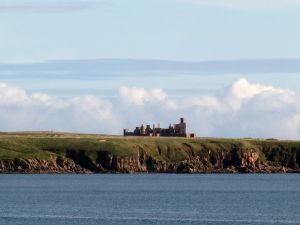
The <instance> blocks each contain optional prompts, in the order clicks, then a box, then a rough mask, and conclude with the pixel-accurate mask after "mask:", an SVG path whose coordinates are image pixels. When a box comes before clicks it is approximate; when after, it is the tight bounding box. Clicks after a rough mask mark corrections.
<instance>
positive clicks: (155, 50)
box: [0, 0, 300, 62]
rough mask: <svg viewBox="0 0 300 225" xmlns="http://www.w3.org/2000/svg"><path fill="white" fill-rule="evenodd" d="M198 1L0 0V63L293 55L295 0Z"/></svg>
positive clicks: (297, 48) (298, 51) (297, 53)
mask: <svg viewBox="0 0 300 225" xmlns="http://www.w3.org/2000/svg"><path fill="white" fill-rule="evenodd" d="M223 1H224V2H226V0H223ZM247 1H249V0H246V2H247ZM256 1H257V0H254V2H256ZM201 2H203V0H195V1H189V0H164V1H160V0H151V1H150V0H142V1H141V0H126V1H120V0H109V1H108V0H97V1H95V0H94V1H92V0H87V1H80V0H75V1H66V0H63V1H57V0H55V1H38V0H35V1H32V0H31V1H30V0H24V1H18V0H10V1H7V0H1V1H0V6H2V7H1V8H0V28H1V29H0V30H1V31H0V32H1V42H0V43H1V44H0V47H1V55H0V62H36V61H44V60H47V59H94V58H132V59H165V60H188V61H189V60H191V61H199V60H201V61H203V60H216V59H219V60H232V59H261V58H280V59H281V58H299V57H300V45H299V44H298V41H299V37H300V31H299V29H297V27H298V21H299V19H300V18H299V17H300V15H299V10H300V5H299V4H295V5H293V4H290V5H289V4H287V3H282V6H280V8H278V7H275V6H273V7H272V5H271V4H270V3H269V7H267V8H266V7H264V6H263V3H257V5H256V6H255V7H254V6H252V7H250V8H249V9H247V8H240V6H239V4H237V6H236V7H233V8H232V7H228V6H227V7H226V6H222V5H218V4H217V5H214V4H204V3H203V4H201ZM204 2H205V1H204ZM212 2H213V1H212ZM221 2H222V1H221ZM228 2H233V3H231V4H233V5H234V4H235V3H234V2H235V1H229V0H228ZM236 2H237V1H236ZM261 2H267V1H266V0H263V1H261ZM274 2H276V0H275V1H274ZM283 2H285V1H283ZM287 2H288V1H287ZM291 2H297V0H295V1H291ZM21 3H22V4H21ZM4 6H6V7H4ZM71 6H72V7H71ZM284 6H285V7H284ZM68 7H69V8H70V9H69V10H68ZM253 7H254V8H253Z"/></svg>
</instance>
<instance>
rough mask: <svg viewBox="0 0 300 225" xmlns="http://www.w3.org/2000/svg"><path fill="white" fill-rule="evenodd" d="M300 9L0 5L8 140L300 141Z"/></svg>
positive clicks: (260, 4) (286, 5) (274, 2)
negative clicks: (179, 134)
mask: <svg viewBox="0 0 300 225" xmlns="http://www.w3.org/2000/svg"><path fill="white" fill-rule="evenodd" d="M298 21H300V0H285V1H282V0H243V1H239V0H164V1H161V0H126V1H123V0H97V1H96V0H85V1H83V0H72V1H71V0H60V1H58V0H51V1H41V0H22V1H21V0H9V1H8V0H0V49H1V51H0V129H1V130H3V131H15V130H17V131H19V130H55V131H72V132H84V133H110V134H121V132H122V129H123V128H130V129H132V128H134V127H135V126H136V125H139V124H141V123H145V124H146V123H149V124H152V123H160V124H162V125H164V126H168V125H169V123H175V122H177V120H178V118H179V117H185V118H186V120H187V121H188V128H189V131H191V132H196V133H197V134H198V135H199V136H217V137H258V138H269V137H274V138H282V139H299V138H300V97H299V96H300V86H299V84H300V76H299V75H300V45H299V40H300V30H299V29H297V28H298Z"/></svg>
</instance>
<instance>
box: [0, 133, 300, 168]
mask: <svg viewBox="0 0 300 225" xmlns="http://www.w3.org/2000/svg"><path fill="white" fill-rule="evenodd" d="M299 165H300V142H299V141H282V140H275V139H268V140H261V139H221V138H219V139H217V138H195V139H194V138H193V139H189V138H154V137H134V138H133V137H121V136H108V135H88V134H71V133H55V132H34V133H30V132H25V133H1V134H0V173H5V174H16V173H20V174H24V173H25V174H26V173H28V174H70V173H71V174H74V173H78V174H94V173H194V174H197V173H199V174H202V173H206V174H209V173H300V166H299Z"/></svg>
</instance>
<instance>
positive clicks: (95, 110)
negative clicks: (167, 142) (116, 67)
mask: <svg viewBox="0 0 300 225" xmlns="http://www.w3.org/2000/svg"><path fill="white" fill-rule="evenodd" d="M179 117H185V118H186V120H187V121H188V127H189V130H190V131H194V132H196V133H197V134H198V135H200V136H222V137H248V136H251V137H264V138H266V137H274V138H288V139H295V138H300V98H299V96H297V95H296V94H295V93H294V92H292V91H290V90H286V89H282V88H276V87H272V86H267V85H261V84H253V83H250V82H249V81H248V80H246V79H244V78H242V79H240V80H237V81H236V82H234V83H233V84H232V85H231V86H229V87H227V88H224V89H223V90H221V91H220V92H218V93H217V94H216V95H211V96H203V95H198V96H192V97H186V98H183V99H173V98H171V97H170V96H168V95H167V93H166V92H165V91H164V90H162V89H157V88H154V89H150V90H147V89H145V88H137V87H133V88H130V87H121V88H120V89H119V97H118V98H117V99H115V100H107V99H103V98H99V97H97V96H93V95H84V96H78V97H74V98H71V99H58V98H54V97H52V96H49V95H47V94H44V93H34V94H28V93H27V92H26V91H25V90H23V89H22V88H18V87H12V86H9V85H7V84H4V83H0V127H1V130H4V131H13V130H60V131H76V132H92V133H113V134H120V133H121V132H122V129H123V128H130V129H133V128H134V127H135V126H138V125H140V124H141V123H144V124H146V123H147V124H151V123H160V124H161V125H162V126H168V125H169V123H170V122H172V123H173V122H176V121H178V118H179Z"/></svg>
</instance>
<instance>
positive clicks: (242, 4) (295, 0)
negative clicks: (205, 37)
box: [181, 0, 300, 9]
mask: <svg viewBox="0 0 300 225" xmlns="http://www.w3.org/2000/svg"><path fill="white" fill-rule="evenodd" d="M181 1H182V2H187V3H195V4H202V5H211V6H218V7H228V8H234V9H282V8H292V7H299V6H300V0H181Z"/></svg>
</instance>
